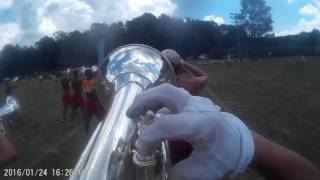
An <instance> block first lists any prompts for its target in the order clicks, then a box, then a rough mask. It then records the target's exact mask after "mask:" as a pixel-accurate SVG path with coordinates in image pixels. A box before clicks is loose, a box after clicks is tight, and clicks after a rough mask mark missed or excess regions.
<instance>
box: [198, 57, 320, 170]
mask: <svg viewBox="0 0 320 180" xmlns="http://www.w3.org/2000/svg"><path fill="white" fill-rule="evenodd" d="M265 60H266V61H257V62H249V63H243V64H233V65H232V67H231V68H228V67H227V65H224V64H209V65H198V66H199V67H200V68H201V69H203V70H204V71H206V72H207V73H208V75H209V79H210V80H209V83H208V85H207V89H206V90H204V91H203V93H202V95H204V96H207V97H209V98H211V99H213V100H214V101H216V103H217V104H219V105H221V106H222V107H224V108H225V109H226V111H231V112H233V113H234V114H235V115H237V116H238V117H240V118H241V119H242V120H243V121H244V122H245V123H246V124H248V126H249V127H250V128H252V129H254V130H256V131H257V132H259V133H261V134H263V135H265V136H266V137H268V138H270V139H272V140H274V141H276V142H278V143H280V144H282V145H284V146H286V147H289V148H291V149H293V150H295V151H297V152H299V153H300V154H302V155H303V156H305V157H306V158H308V159H309V160H311V161H312V162H314V163H315V164H316V165H317V166H318V167H320V154H319V153H318V152H319V150H320V58H308V61H307V63H306V64H305V69H304V71H299V70H297V69H296V61H295V59H294V58H281V59H265Z"/></svg>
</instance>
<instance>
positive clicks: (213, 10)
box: [174, 0, 312, 32]
mask: <svg viewBox="0 0 320 180" xmlns="http://www.w3.org/2000/svg"><path fill="white" fill-rule="evenodd" d="M174 2H176V3H177V4H178V8H177V11H176V13H175V15H176V16H179V17H184V16H191V17H194V18H198V19H203V18H204V17H205V16H208V15H211V14H213V15H215V16H218V17H223V19H224V20H225V23H226V24H230V23H232V21H231V19H230V13H232V12H239V11H240V1H239V0H224V1H218V0H217V1H215V0H174ZM309 2H310V0H295V1H292V3H290V2H289V1H288V0H266V4H267V5H268V6H271V8H272V17H273V20H274V31H275V32H281V31H287V30H289V29H292V28H294V27H295V25H297V24H298V23H299V21H300V19H301V17H302V16H301V15H300V14H299V10H300V9H301V8H302V7H303V6H304V5H306V4H308V3H309ZM305 18H306V19H310V18H312V17H308V16H306V17H305Z"/></svg>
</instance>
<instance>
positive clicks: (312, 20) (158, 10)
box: [0, 0, 320, 49]
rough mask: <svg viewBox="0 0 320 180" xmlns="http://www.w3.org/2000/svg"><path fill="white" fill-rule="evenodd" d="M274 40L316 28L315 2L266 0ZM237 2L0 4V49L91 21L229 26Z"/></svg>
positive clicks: (27, 0) (4, 0) (48, 0)
mask: <svg viewBox="0 0 320 180" xmlns="http://www.w3.org/2000/svg"><path fill="white" fill-rule="evenodd" d="M266 4H267V5H268V6H271V8H272V18H273V21H274V24H273V27H274V33H275V34H276V35H277V36H281V35H289V34H297V33H299V32H302V31H306V32H309V31H311V30H313V29H320V0H266ZM239 11H240V0H224V1H221V0H116V1H113V0H0V49H2V47H3V46H4V45H5V44H8V43H12V44H19V45H22V46H25V45H32V44H33V43H34V42H36V41H37V40H39V39H40V38H41V37H43V36H52V35H53V33H54V32H56V31H66V32H70V31H74V30H80V31H85V30H88V29H89V28H90V25H91V24H92V23H94V22H99V23H112V22H116V21H125V20H130V19H132V18H134V17H137V16H139V15H142V14H143V13H146V12H149V13H153V14H154V15H156V16H159V15H160V14H168V15H170V16H173V17H179V18H183V17H191V18H196V19H201V20H205V21H215V22H217V23H218V24H232V20H231V19H230V13H237V12H239Z"/></svg>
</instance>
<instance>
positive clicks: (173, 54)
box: [162, 49, 183, 66]
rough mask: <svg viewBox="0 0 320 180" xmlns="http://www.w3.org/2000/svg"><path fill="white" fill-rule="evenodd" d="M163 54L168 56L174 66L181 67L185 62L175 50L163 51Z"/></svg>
mask: <svg viewBox="0 0 320 180" xmlns="http://www.w3.org/2000/svg"><path fill="white" fill-rule="evenodd" d="M162 54H163V55H164V56H166V57H167V58H168V60H169V61H170V62H171V63H172V64H173V65H174V66H176V65H180V64H181V63H182V62H183V60H182V59H181V58H180V55H179V54H178V53H177V52H176V51H175V50H173V49H165V50H163V51H162Z"/></svg>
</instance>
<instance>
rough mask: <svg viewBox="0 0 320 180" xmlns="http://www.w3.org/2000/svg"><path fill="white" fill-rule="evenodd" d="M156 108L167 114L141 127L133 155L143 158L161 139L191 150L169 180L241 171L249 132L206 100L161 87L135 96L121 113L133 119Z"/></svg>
mask: <svg viewBox="0 0 320 180" xmlns="http://www.w3.org/2000/svg"><path fill="white" fill-rule="evenodd" d="M162 107H166V108H168V109H169V111H170V113H171V114H165V115H163V116H161V117H160V119H159V120H158V121H155V122H154V123H153V124H151V125H150V126H148V127H146V128H145V129H144V130H143V131H142V133H141V134H140V135H139V140H138V142H139V143H138V144H137V145H136V146H137V150H138V152H139V154H141V155H148V154H150V152H152V151H153V148H154V147H155V145H158V144H159V143H160V142H161V141H163V140H164V139H169V140H187V141H189V142H190V143H191V144H192V146H193V149H194V150H193V152H192V154H191V156H190V157H189V158H188V159H185V160H183V161H181V162H179V163H177V164H176V165H175V166H174V167H173V169H172V179H174V180H181V179H183V180H198V179H201V180H215V179H220V178H222V177H224V176H226V175H229V176H235V175H238V174H239V173H242V172H243V171H244V170H245V169H246V168H247V166H248V165H249V163H250V161H251V160H252V158H253V154H254V142H253V138H252V135H251V133H250V130H249V129H248V128H247V126H246V125H245V124H244V123H243V122H242V121H241V120H239V119H238V118H237V117H235V116H233V115H232V114H229V113H225V112H221V111H220V107H218V106H216V105H215V104H213V103H212V101H210V100H209V99H207V98H203V97H198V96H191V95H190V94H189V93H188V92H187V91H185V90H183V89H181V88H176V87H174V86H172V85H169V84H164V85H161V86H158V87H156V88H152V89H149V90H147V91H145V92H143V93H141V94H140V95H138V96H137V97H136V99H135V100H134V102H133V103H132V105H131V107H130V108H129V110H128V111H127V115H128V116H129V117H130V118H133V119H134V118H137V117H138V116H139V115H143V114H145V112H146V111H147V110H153V111H154V112H156V111H157V110H159V109H160V108H162Z"/></svg>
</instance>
